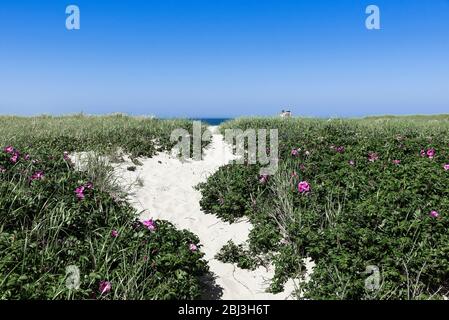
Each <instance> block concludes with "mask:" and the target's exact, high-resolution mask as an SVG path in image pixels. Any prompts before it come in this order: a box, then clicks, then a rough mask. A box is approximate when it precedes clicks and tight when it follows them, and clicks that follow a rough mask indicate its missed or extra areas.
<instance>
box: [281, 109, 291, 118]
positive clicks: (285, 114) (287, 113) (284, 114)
mask: <svg viewBox="0 0 449 320" xmlns="http://www.w3.org/2000/svg"><path fill="white" fill-rule="evenodd" d="M280 116H281V118H290V117H291V116H292V112H291V111H290V110H282V112H281V114H280Z"/></svg>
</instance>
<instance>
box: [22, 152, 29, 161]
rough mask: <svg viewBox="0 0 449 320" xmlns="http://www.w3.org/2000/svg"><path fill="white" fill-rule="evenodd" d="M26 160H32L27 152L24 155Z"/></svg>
mask: <svg viewBox="0 0 449 320" xmlns="http://www.w3.org/2000/svg"><path fill="white" fill-rule="evenodd" d="M23 158H24V159H25V160H26V161H28V160H30V155H29V154H28V153H27V154H26V155H25V156H24V157H23Z"/></svg>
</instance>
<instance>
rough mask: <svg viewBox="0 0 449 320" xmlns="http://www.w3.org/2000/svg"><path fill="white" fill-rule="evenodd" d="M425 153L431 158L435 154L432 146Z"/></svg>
mask: <svg viewBox="0 0 449 320" xmlns="http://www.w3.org/2000/svg"><path fill="white" fill-rule="evenodd" d="M426 154H427V157H429V159H433V157H434V156H435V149H433V148H432V149H429V150H427V152H426Z"/></svg>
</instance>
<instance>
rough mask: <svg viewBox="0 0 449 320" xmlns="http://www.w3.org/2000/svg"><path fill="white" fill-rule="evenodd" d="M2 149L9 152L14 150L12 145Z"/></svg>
mask: <svg viewBox="0 0 449 320" xmlns="http://www.w3.org/2000/svg"><path fill="white" fill-rule="evenodd" d="M3 151H5V152H6V153H10V154H12V153H13V152H14V147H13V146H7V147H5V148H4V149H3Z"/></svg>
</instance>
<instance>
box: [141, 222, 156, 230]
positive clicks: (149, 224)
mask: <svg viewBox="0 0 449 320" xmlns="http://www.w3.org/2000/svg"><path fill="white" fill-rule="evenodd" d="M142 224H143V225H144V226H145V227H146V228H147V229H148V230H150V231H154V230H156V224H155V222H154V220H153V219H150V220H145V221H143V222H142Z"/></svg>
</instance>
